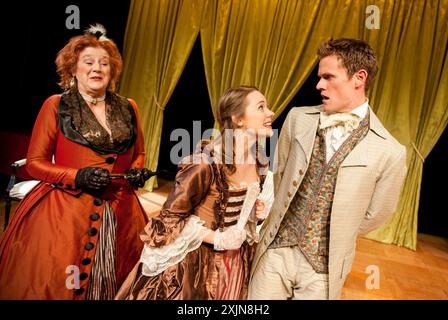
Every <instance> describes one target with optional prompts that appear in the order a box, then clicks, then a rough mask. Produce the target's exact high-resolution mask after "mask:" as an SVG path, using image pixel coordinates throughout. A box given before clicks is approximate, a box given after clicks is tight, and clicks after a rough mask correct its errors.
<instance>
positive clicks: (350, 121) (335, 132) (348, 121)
mask: <svg viewBox="0 0 448 320" xmlns="http://www.w3.org/2000/svg"><path fill="white" fill-rule="evenodd" d="M368 108H369V102H368V101H366V102H364V103H363V104H362V105H360V106H359V107H357V108H355V109H353V110H352V111H350V112H343V113H332V114H327V113H325V112H321V113H320V123H319V129H325V128H327V130H326V132H325V145H326V149H327V150H326V151H327V162H328V161H330V159H331V157H332V156H333V155H334V153H335V152H336V151H337V150H338V149H339V147H340V146H341V145H342V144H343V143H344V141H345V140H346V139H347V138H348V137H349V136H350V134H351V133H352V132H353V130H355V129H356V128H358V126H359V123H360V122H361V120H362V119H363V118H364V117H365V116H366V114H367V110H368Z"/></svg>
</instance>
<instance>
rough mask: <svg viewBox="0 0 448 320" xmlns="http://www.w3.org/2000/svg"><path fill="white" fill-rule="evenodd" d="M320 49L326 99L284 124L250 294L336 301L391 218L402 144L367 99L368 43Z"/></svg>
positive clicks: (344, 42)
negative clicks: (369, 237) (363, 249)
mask: <svg viewBox="0 0 448 320" xmlns="http://www.w3.org/2000/svg"><path fill="white" fill-rule="evenodd" d="M318 55H319V57H320V62H319V71H318V76H319V78H320V81H319V82H318V84H317V86H316V88H317V89H318V90H319V91H320V92H321V95H322V105H320V106H316V107H300V108H293V109H292V110H291V111H290V112H289V114H288V116H287V118H286V120H285V123H284V124H283V127H282V131H281V134H280V138H279V141H278V145H277V150H276V168H275V175H274V190H275V201H274V204H273V206H272V209H271V212H270V214H269V216H268V218H267V219H266V221H265V222H264V224H263V227H262V229H261V235H260V242H259V244H258V246H257V251H256V253H255V257H254V260H253V263H252V272H251V283H250V288H249V299H339V298H340V294H341V289H342V287H343V285H344V282H345V279H346V277H347V275H348V273H349V272H350V269H351V265H352V262H353V259H354V256H355V246H356V239H357V236H358V234H365V233H367V232H370V231H372V230H374V229H376V228H378V227H379V226H381V225H382V224H383V223H384V222H385V221H386V220H387V219H388V218H389V217H390V216H391V215H392V213H393V212H394V211H395V208H396V205H397V202H398V197H399V194H400V190H401V186H402V184H403V181H404V177H405V173H406V149H405V147H404V146H403V145H401V144H400V143H398V142H397V141H396V140H395V139H394V137H393V136H392V135H391V134H390V133H389V132H388V131H387V130H386V129H385V128H384V126H383V125H382V124H381V122H380V121H379V119H378V118H377V117H376V116H375V114H374V113H373V111H372V109H371V108H370V106H369V104H368V100H367V98H366V91H367V89H368V87H369V86H370V85H371V84H372V81H373V78H374V76H375V74H376V72H377V69H378V67H377V62H376V57H375V54H374V52H373V50H372V48H371V47H370V46H369V45H368V44H367V43H365V42H363V41H360V40H355V39H336V40H330V41H328V42H326V43H324V44H323V45H322V46H321V47H320V48H319V50H318Z"/></svg>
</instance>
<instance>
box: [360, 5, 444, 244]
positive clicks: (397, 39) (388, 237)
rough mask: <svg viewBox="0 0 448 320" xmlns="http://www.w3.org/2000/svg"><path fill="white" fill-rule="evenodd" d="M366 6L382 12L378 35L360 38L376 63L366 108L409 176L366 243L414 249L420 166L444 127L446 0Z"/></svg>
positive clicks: (373, 34)
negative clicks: (402, 153)
mask: <svg viewBox="0 0 448 320" xmlns="http://www.w3.org/2000/svg"><path fill="white" fill-rule="evenodd" d="M369 3H370V4H375V5H377V6H378V7H379V8H380V12H381V28H380V30H377V31H376V32H373V31H371V32H365V37H364V38H365V39H366V40H367V41H368V42H369V43H371V44H372V45H373V46H374V47H375V49H376V51H377V53H378V55H379V60H380V62H381V64H380V69H379V74H378V76H377V78H376V80H375V85H374V87H373V90H372V94H371V105H372V106H373V107H374V108H375V109H376V113H377V114H378V117H379V118H380V119H381V120H382V122H383V123H384V125H385V126H386V128H387V129H388V130H389V131H390V132H391V133H392V134H393V135H394V136H395V137H396V138H397V139H398V140H399V141H400V142H401V143H403V144H405V145H406V147H407V151H408V159H407V160H408V174H407V177H406V180H405V184H404V187H403V190H402V194H401V198H400V202H399V204H398V207H397V211H396V213H395V214H394V216H393V217H392V218H391V219H390V220H389V221H388V222H387V223H386V224H385V225H384V226H383V227H381V228H380V229H378V230H375V231H373V232H371V233H370V234H368V235H367V238H370V239H374V240H378V241H381V242H385V243H393V244H397V245H400V246H405V247H407V248H410V249H413V250H415V249H416V245H417V221H418V219H417V216H418V206H419V199H420V185H421V180H422V172H423V161H424V159H425V158H426V157H427V156H428V155H429V153H430V152H431V150H432V148H433V147H434V145H435V144H436V142H437V140H438V139H439V137H440V136H441V134H442V133H443V131H444V129H445V127H446V125H447V122H448V57H447V52H448V31H447V30H448V1H447V0H434V1H406V0H404V1H373V2H369ZM428 187H429V188H431V186H428ZM423 214H425V213H424V212H423Z"/></svg>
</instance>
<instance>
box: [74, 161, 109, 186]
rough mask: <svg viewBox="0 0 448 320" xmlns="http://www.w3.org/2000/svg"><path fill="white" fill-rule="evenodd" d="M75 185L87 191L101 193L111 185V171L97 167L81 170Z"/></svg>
mask: <svg viewBox="0 0 448 320" xmlns="http://www.w3.org/2000/svg"><path fill="white" fill-rule="evenodd" d="M75 183H76V186H77V187H78V188H80V189H82V190H85V191H101V190H103V189H105V188H106V187H107V185H108V184H109V183H110V175H109V170H107V169H103V168H97V167H95V168H94V167H87V168H81V169H79V170H78V173H77V174H76V179H75Z"/></svg>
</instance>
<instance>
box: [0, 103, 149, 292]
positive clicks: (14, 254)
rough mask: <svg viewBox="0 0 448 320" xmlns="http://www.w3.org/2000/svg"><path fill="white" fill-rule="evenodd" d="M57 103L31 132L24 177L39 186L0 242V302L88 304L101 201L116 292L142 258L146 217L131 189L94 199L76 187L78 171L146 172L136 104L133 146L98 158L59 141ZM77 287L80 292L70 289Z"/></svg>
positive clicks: (115, 186)
mask: <svg viewBox="0 0 448 320" xmlns="http://www.w3.org/2000/svg"><path fill="white" fill-rule="evenodd" d="M60 100H61V96H59V95H54V96H51V97H50V98H48V99H47V100H46V101H45V103H44V105H43V107H42V109H41V111H40V113H39V115H38V118H37V120H36V123H35V126H34V129H33V134H32V138H31V142H30V147H29V150H28V154H27V170H28V171H29V173H30V175H31V176H32V177H34V178H36V179H38V180H41V181H42V182H41V183H39V184H38V185H37V186H36V187H35V188H34V189H33V190H32V191H31V192H29V193H28V194H27V196H26V197H25V198H24V199H23V200H22V201H21V203H20V204H19V206H18V207H17V210H16V212H15V214H14V215H13V217H12V219H11V222H10V224H9V226H8V228H7V230H6V231H5V233H4V235H3V237H2V239H1V242H0V299H85V298H86V289H87V286H88V284H89V281H90V275H91V269H92V265H93V264H94V262H95V261H94V260H95V253H96V248H97V243H98V236H99V232H98V230H100V227H101V224H102V220H103V212H104V207H105V204H106V202H107V203H109V205H110V207H111V208H112V210H113V212H114V215H115V224H116V233H115V234H116V242H115V243H116V245H115V246H116V249H115V252H116V256H115V260H116V264H115V272H116V284H117V286H118V287H119V286H120V285H121V283H122V282H123V281H124V279H125V277H126V276H127V274H128V273H129V272H130V271H131V269H132V268H133V266H134V265H135V264H136V262H137V261H138V260H139V257H140V253H141V250H142V242H141V240H140V238H139V232H140V231H141V230H142V229H143V228H144V227H145V225H146V223H147V218H146V215H145V212H144V210H143V208H142V206H141V204H140V202H139V200H138V198H137V195H136V194H135V191H134V189H133V187H132V186H130V185H129V183H128V182H126V181H124V180H118V179H117V180H112V183H111V184H110V185H109V186H108V188H107V189H106V191H105V192H104V193H103V194H102V195H101V196H99V197H94V196H92V195H90V194H88V193H85V192H82V191H81V190H79V189H76V187H75V177H76V173H77V170H78V169H79V168H82V167H101V168H106V169H108V170H109V171H110V172H113V173H123V172H124V171H125V170H126V169H128V168H130V167H142V166H143V160H144V145H143V137H142V131H141V127H140V123H139V121H138V116H137V106H136V105H135V102H133V101H130V102H131V105H132V107H133V109H134V112H135V117H136V132H137V136H136V140H135V143H133V144H132V146H130V147H129V148H128V149H127V150H126V151H125V152H123V153H109V154H100V153H97V152H95V151H93V150H92V149H91V148H89V147H87V146H85V145H81V144H79V143H76V142H74V141H72V140H70V139H68V138H67V137H66V136H64V134H63V133H62V131H61V128H60V125H59V123H58V106H59V102H60ZM53 155H54V164H53V163H52V156H53ZM75 280H76V281H75ZM76 283H78V284H79V287H78V286H77V285H76V286H75V287H73V284H76ZM77 287H78V288H77Z"/></svg>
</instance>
